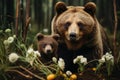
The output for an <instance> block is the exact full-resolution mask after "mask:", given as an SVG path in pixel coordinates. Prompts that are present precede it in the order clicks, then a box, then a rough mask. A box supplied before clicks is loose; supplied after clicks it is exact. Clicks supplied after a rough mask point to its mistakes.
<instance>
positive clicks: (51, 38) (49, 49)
mask: <svg viewBox="0 0 120 80" xmlns="http://www.w3.org/2000/svg"><path fill="white" fill-rule="evenodd" d="M58 39H59V35H58V34H54V35H43V34H41V33H38V34H37V40H38V42H37V45H38V51H39V52H40V53H41V57H46V58H51V59H52V57H53V56H54V57H55V56H56V51H57V47H58V42H57V40H58Z"/></svg>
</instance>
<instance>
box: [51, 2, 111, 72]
mask: <svg viewBox="0 0 120 80" xmlns="http://www.w3.org/2000/svg"><path fill="white" fill-rule="evenodd" d="M55 10H56V15H55V16H54V18H53V20H52V34H55V33H57V34H59V35H60V37H61V40H60V44H59V48H58V57H61V58H63V59H64V60H65V63H66V66H65V67H66V70H71V71H73V72H74V71H76V70H75V69H76V68H77V67H75V66H74V64H73V59H74V58H75V57H76V56H78V55H83V56H85V57H86V58H87V59H88V61H90V60H93V59H99V58H101V56H102V55H103V54H104V53H106V52H109V51H110V46H109V43H108V38H107V36H106V33H105V31H104V29H103V28H102V26H101V25H100V24H99V22H98V20H97V18H96V15H95V13H96V5H95V4H94V3H93V2H88V3H87V4H86V5H85V6H66V4H65V3H64V2H57V3H56V5H55Z"/></svg>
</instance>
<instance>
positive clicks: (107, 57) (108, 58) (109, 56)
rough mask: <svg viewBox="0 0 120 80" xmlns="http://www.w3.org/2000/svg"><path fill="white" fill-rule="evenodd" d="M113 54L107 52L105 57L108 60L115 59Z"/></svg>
mask: <svg viewBox="0 0 120 80" xmlns="http://www.w3.org/2000/svg"><path fill="white" fill-rule="evenodd" d="M113 58H114V57H113V56H112V54H110V53H106V54H105V59H106V60H107V61H109V60H113Z"/></svg>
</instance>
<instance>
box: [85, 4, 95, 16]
mask: <svg viewBox="0 0 120 80" xmlns="http://www.w3.org/2000/svg"><path fill="white" fill-rule="evenodd" d="M84 7H85V8H84V10H85V11H86V12H87V13H89V14H90V15H91V16H94V15H95V13H96V4H95V3H93V2H88V3H87V4H86V5H85V6H84Z"/></svg>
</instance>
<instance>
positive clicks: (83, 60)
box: [73, 55, 87, 65]
mask: <svg viewBox="0 0 120 80" xmlns="http://www.w3.org/2000/svg"><path fill="white" fill-rule="evenodd" d="M73 63H74V64H76V63H81V64H84V65H85V64H87V58H85V57H83V56H82V55H80V56H77V57H76V58H75V59H74V60H73Z"/></svg>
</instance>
